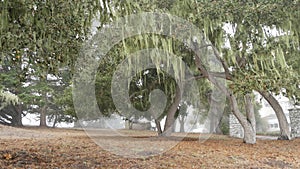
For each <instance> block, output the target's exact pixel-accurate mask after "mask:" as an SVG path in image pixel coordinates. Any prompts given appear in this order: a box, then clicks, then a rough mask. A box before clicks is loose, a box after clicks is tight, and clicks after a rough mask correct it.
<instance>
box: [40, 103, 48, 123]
mask: <svg viewBox="0 0 300 169" xmlns="http://www.w3.org/2000/svg"><path fill="white" fill-rule="evenodd" d="M46 110H47V106H46V105H45V106H43V107H42V109H41V111H40V127H47V119H46Z"/></svg>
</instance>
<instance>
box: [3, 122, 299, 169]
mask: <svg viewBox="0 0 300 169" xmlns="http://www.w3.org/2000/svg"><path fill="white" fill-rule="evenodd" d="M122 132H128V133H129V134H130V132H131V133H132V131H122ZM128 133H127V134H128ZM147 135H148V136H153V135H154V133H151V132H149V133H147V132H144V133H141V132H137V133H136V134H135V137H134V139H146V140H144V141H145V142H147V141H149V142H153V140H154V141H156V142H157V143H159V142H166V141H170V140H166V139H159V138H156V137H146V136H147ZM180 137H181V136H180V135H178V136H177V137H174V138H180ZM198 138H199V134H189V135H188V137H186V138H185V139H184V140H183V141H181V142H179V144H177V145H176V146H175V147H173V148H172V149H170V150H169V151H166V152H164V153H162V154H160V155H157V156H152V157H147V158H124V157H122V156H118V155H114V154H112V153H110V152H107V151H105V150H103V149H102V148H101V147H100V146H98V145H97V144H95V143H94V142H93V140H91V139H90V138H89V137H88V136H87V135H86V134H85V132H84V131H81V130H70V129H37V128H25V129H18V128H10V127H0V168H78V169H84V168H300V151H299V150H300V139H295V140H292V141H277V140H258V142H257V144H255V145H247V144H243V143H242V141H241V140H240V139H233V138H229V137H227V136H218V135H214V136H212V137H210V138H209V139H208V140H202V141H199V139H198ZM103 139H105V138H103ZM118 139H120V138H118V137H116V139H115V140H118ZM127 141H131V140H130V139H128V140H127ZM171 141H172V140H171ZM124 145H126V140H124Z"/></svg>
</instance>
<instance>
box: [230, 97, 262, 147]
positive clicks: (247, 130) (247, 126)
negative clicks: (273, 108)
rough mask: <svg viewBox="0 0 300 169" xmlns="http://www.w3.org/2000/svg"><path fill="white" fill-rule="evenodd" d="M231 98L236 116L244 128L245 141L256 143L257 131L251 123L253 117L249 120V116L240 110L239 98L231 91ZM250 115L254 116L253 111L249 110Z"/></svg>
mask: <svg viewBox="0 0 300 169" xmlns="http://www.w3.org/2000/svg"><path fill="white" fill-rule="evenodd" d="M229 99H230V103H231V106H232V112H233V114H234V115H235V116H236V118H237V119H238V121H239V122H240V124H241V125H242V127H243V129H244V138H243V141H244V143H248V144H255V143H256V132H255V129H254V128H253V126H252V124H251V121H253V119H250V120H249V119H248V118H247V117H245V116H244V115H243V114H242V113H241V112H240V110H239V108H238V104H237V100H236V98H235V96H234V95H233V94H232V93H230V95H229ZM253 114H254V112H253ZM249 117H252V115H251V111H249ZM254 121H255V119H254Z"/></svg>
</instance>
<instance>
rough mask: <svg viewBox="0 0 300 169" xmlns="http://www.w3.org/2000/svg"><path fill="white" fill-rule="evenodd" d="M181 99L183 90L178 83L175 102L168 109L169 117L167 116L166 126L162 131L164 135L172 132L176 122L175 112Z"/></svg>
mask: <svg viewBox="0 0 300 169" xmlns="http://www.w3.org/2000/svg"><path fill="white" fill-rule="evenodd" d="M180 100H181V91H180V88H179V86H178V85H176V93H175V99H174V102H173V103H172V105H171V107H170V108H169V110H168V114H167V118H166V123H165V127H164V131H163V133H162V136H170V135H171V133H172V129H173V125H174V122H175V120H176V119H175V114H176V111H177V109H178V106H179V103H180Z"/></svg>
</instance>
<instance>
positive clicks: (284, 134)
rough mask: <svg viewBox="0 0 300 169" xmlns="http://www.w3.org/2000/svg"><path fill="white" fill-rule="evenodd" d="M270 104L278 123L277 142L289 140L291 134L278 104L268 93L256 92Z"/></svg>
mask: <svg viewBox="0 0 300 169" xmlns="http://www.w3.org/2000/svg"><path fill="white" fill-rule="evenodd" d="M258 92H259V93H260V94H261V95H262V96H263V97H264V98H265V99H266V100H267V102H268V103H269V104H270V106H271V107H272V108H273V110H274V111H275V114H276V116H277V119H278V122H279V128H280V136H279V137H278V139H279V140H290V139H291V132H290V128H289V123H288V121H287V118H286V116H285V114H284V111H283V109H282V107H281V105H280V104H279V102H278V101H277V100H276V98H275V97H274V96H273V95H272V94H271V93H269V92H266V91H258Z"/></svg>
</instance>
